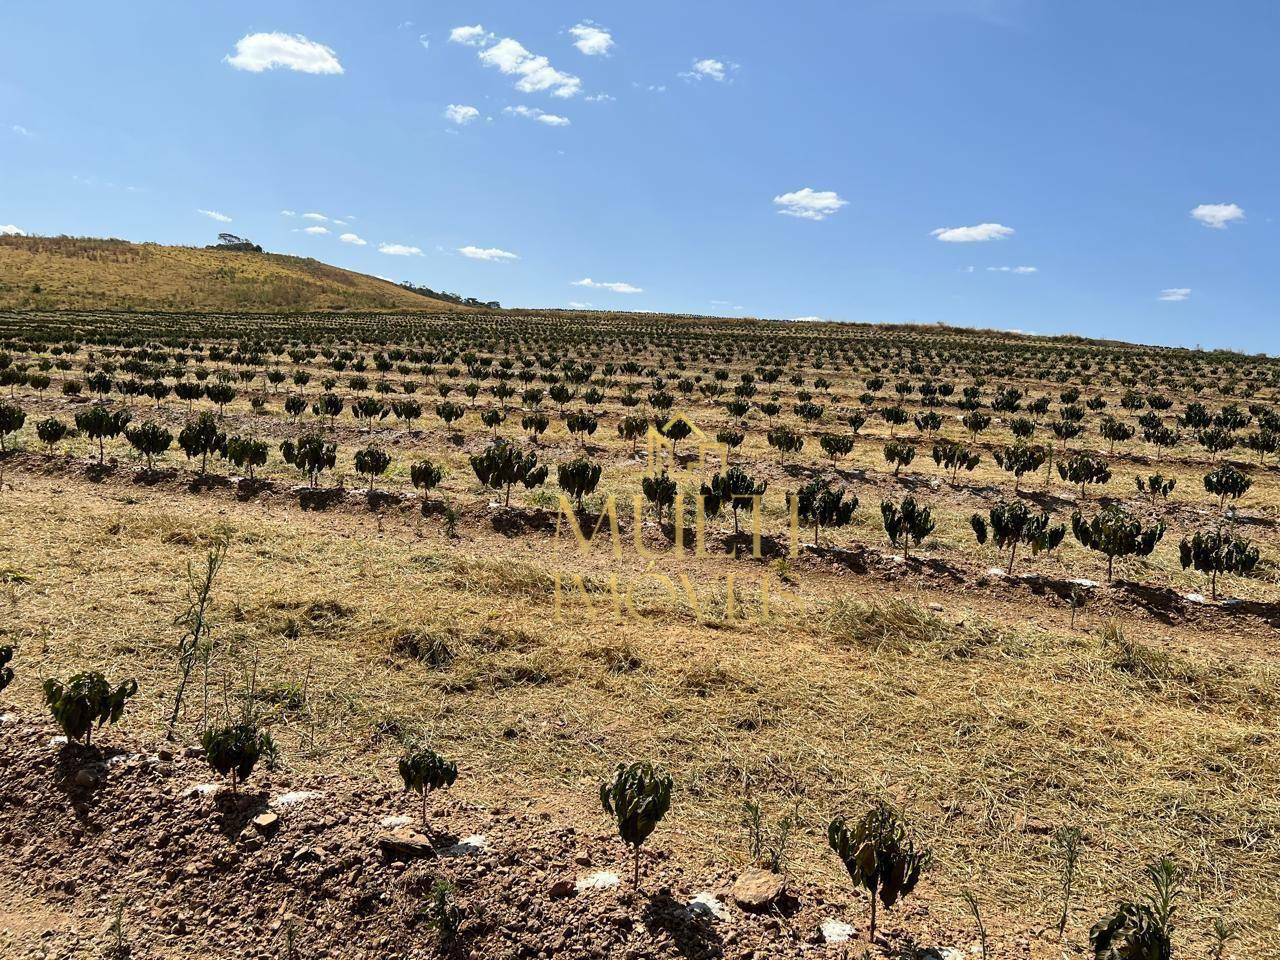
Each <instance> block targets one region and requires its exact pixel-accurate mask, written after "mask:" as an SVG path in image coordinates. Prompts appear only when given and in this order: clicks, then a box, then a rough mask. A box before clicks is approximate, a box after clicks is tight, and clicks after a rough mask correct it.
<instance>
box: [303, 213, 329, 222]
mask: <svg viewBox="0 0 1280 960" xmlns="http://www.w3.org/2000/svg"><path fill="white" fill-rule="evenodd" d="M302 219H303V220H320V221H324V220H328V219H329V218H328V217H326V216H325V215H324V214H323V213H304V214H303V215H302Z"/></svg>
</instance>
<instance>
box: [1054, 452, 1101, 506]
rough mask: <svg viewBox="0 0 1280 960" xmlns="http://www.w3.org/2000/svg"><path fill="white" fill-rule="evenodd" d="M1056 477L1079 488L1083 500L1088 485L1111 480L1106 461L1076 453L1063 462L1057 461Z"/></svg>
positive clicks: (1094, 456)
mask: <svg viewBox="0 0 1280 960" xmlns="http://www.w3.org/2000/svg"><path fill="white" fill-rule="evenodd" d="M1058 476H1060V477H1061V478H1062V479H1063V480H1065V481H1067V483H1073V484H1075V485H1076V486H1078V487H1079V488H1080V499H1082V500H1083V499H1084V495H1085V487H1087V486H1088V485H1089V484H1095V483H1096V484H1104V483H1107V482H1109V481H1110V480H1111V468H1110V467H1109V466H1108V465H1107V461H1106V460H1105V459H1104V458H1102V457H1100V456H1098V455H1097V454H1094V453H1076V454H1072V455H1071V456H1070V457H1067V458H1066V459H1065V460H1060V461H1058Z"/></svg>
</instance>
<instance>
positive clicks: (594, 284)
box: [573, 277, 644, 293]
mask: <svg viewBox="0 0 1280 960" xmlns="http://www.w3.org/2000/svg"><path fill="white" fill-rule="evenodd" d="M573 285H574V286H575V287H590V288H591V289H592V290H608V291H610V292H612V293H644V290H642V289H641V288H640V287H635V286H632V285H631V284H629V283H618V282H616V281H615V282H612V283H605V282H603V281H599V280H592V279H591V278H590V277H585V278H583V279H582V280H575V281H573Z"/></svg>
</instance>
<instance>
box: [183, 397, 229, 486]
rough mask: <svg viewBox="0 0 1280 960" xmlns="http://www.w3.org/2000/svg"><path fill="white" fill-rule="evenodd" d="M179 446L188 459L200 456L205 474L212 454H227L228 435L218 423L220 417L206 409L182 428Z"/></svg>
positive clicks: (201, 467) (201, 466)
mask: <svg viewBox="0 0 1280 960" xmlns="http://www.w3.org/2000/svg"><path fill="white" fill-rule="evenodd" d="M178 446H179V447H181V448H182V452H183V453H185V454H186V455H187V459H188V460H194V459H195V458H196V457H199V458H200V473H201V474H203V473H205V472H206V471H207V470H208V469H209V457H210V455H212V454H218V455H219V456H225V455H226V452H227V435H226V433H224V432H223V430H222V427H221V425H220V424H219V423H218V418H217V417H215V416H214V415H213V413H211V412H210V411H208V410H205V411H204V412H202V413H201V414H200V416H198V417H197V418H196V419H195V420H192V421H189V422H188V423H187V425H186V426H185V427H183V428H182V432H181V433H179V434H178Z"/></svg>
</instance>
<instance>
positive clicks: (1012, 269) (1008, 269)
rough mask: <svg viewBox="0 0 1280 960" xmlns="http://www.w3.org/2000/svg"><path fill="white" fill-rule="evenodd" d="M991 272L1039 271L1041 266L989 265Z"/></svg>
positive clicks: (988, 268)
mask: <svg viewBox="0 0 1280 960" xmlns="http://www.w3.org/2000/svg"><path fill="white" fill-rule="evenodd" d="M987 270H988V272H990V273H1039V272H1040V268H1039V267H987Z"/></svg>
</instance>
